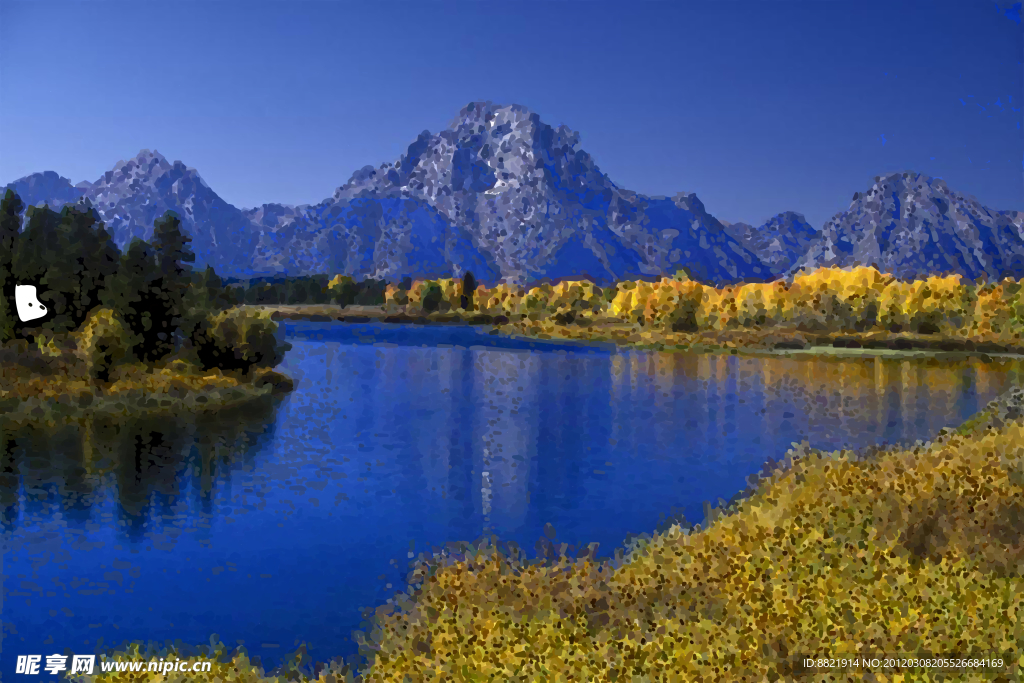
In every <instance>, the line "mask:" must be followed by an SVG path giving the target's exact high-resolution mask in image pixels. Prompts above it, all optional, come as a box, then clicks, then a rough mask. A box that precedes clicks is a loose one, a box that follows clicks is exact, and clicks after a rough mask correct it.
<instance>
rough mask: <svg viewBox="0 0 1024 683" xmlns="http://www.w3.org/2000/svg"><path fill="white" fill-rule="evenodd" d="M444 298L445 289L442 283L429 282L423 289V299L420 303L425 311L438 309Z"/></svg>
mask: <svg viewBox="0 0 1024 683" xmlns="http://www.w3.org/2000/svg"><path fill="white" fill-rule="evenodd" d="M442 299H444V291H443V290H442V289H441V285H440V284H438V283H437V282H428V283H427V287H426V289H425V290H424V291H423V301H422V303H421V304H420V305H421V306H422V307H423V310H424V311H427V312H431V311H436V310H437V309H438V308H440V307H441V301H442Z"/></svg>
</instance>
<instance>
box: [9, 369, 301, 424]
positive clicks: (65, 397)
mask: <svg viewBox="0 0 1024 683" xmlns="http://www.w3.org/2000/svg"><path fill="white" fill-rule="evenodd" d="M151 370H152V372H151V373H148V374H149V375H150V376H152V377H157V378H159V379H158V385H157V386H156V387H150V388H146V387H131V388H128V389H126V390H122V391H115V392H113V393H110V392H106V391H104V389H103V388H101V387H98V386H95V385H89V384H87V383H85V382H81V381H74V380H62V381H57V382H52V383H50V382H45V381H44V382H42V384H43V387H44V388H45V390H46V391H47V392H49V393H50V394H51V395H50V396H45V395H41V393H40V392H35V393H30V394H28V395H20V396H19V395H18V393H22V394H24V393H25V392H24V391H22V392H18V391H16V390H8V391H4V390H3V389H0V426H2V425H3V424H4V423H7V422H14V423H18V424H26V423H29V424H39V423H43V424H51V425H52V424H56V423H59V422H67V421H76V420H84V419H90V418H117V417H134V416H144V415H159V414H162V413H169V412H191V413H203V412H213V411H217V410H222V409H226V408H231V407H236V406H239V405H244V404H246V403H248V402H249V401H253V400H257V399H260V398H265V397H267V396H275V395H283V394H287V393H288V392H290V391H291V390H292V389H293V388H294V382H293V380H292V379H291V378H290V377H288V376H287V375H284V374H282V373H279V372H277V371H276V370H263V371H261V372H257V373H255V374H254V375H253V376H252V377H250V378H242V379H240V378H238V377H234V376H232V375H225V374H223V373H219V372H208V373H205V374H196V373H184V372H174V371H173V370H172V371H168V370H167V369H157V368H151ZM44 380H45V378H44ZM197 380H199V381H202V380H206V383H205V384H203V383H199V381H197ZM31 384H32V382H31V381H30V382H23V383H21V388H22V389H24V388H25V387H26V386H31ZM14 386H15V388H18V383H17V382H15V383H14ZM54 394H55V395H54Z"/></svg>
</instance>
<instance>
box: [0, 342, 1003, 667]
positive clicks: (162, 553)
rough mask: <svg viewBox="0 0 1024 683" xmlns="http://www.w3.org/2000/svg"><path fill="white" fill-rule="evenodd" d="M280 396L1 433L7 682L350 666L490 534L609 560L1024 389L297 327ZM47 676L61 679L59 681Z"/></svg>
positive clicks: (989, 372) (777, 362) (860, 362)
mask: <svg viewBox="0 0 1024 683" xmlns="http://www.w3.org/2000/svg"><path fill="white" fill-rule="evenodd" d="M287 332H288V334H289V336H290V341H291V342H292V344H293V345H294V348H293V350H292V351H291V352H289V354H288V357H287V359H286V362H285V363H284V365H283V367H282V370H283V371H284V372H286V373H289V374H290V375H292V376H293V377H294V378H295V379H296V390H295V392H293V393H292V394H291V395H289V396H288V397H287V398H284V399H283V400H280V401H268V402H266V403H263V404H257V405H255V406H248V407H246V408H245V409H244V410H236V411H232V412H229V413H225V414H221V415H216V416H205V417H201V418H198V419H197V418H194V417H193V418H180V419H177V420H175V419H168V418H162V419H159V420H144V421H133V422H131V423H127V424H100V423H95V424H90V425H87V426H85V427H83V428H74V429H71V428H67V429H63V430H44V431H39V430H35V431H33V430H24V429H22V430H18V431H14V430H12V429H7V430H5V431H3V430H2V428H0V456H2V458H3V461H2V465H3V467H2V473H0V477H2V479H0V496H2V499H0V507H2V511H3V545H4V548H3V550H4V553H3V569H2V571H3V580H4V581H3V598H4V602H3V628H4V640H3V650H2V660H3V673H4V674H6V675H7V676H11V675H12V674H13V666H14V661H15V659H16V656H17V655H19V654H43V655H46V654H54V653H65V652H73V653H78V654H88V653H92V652H94V651H95V650H96V648H97V647H99V646H101V645H102V646H110V645H116V644H120V643H121V642H122V641H124V640H126V639H127V640H157V641H166V640H174V639H181V640H182V641H184V642H186V643H196V644H199V643H205V642H208V641H209V639H210V636H211V634H217V635H218V636H219V637H220V639H221V640H223V642H224V643H226V644H227V645H228V646H234V645H236V644H238V643H242V644H244V646H245V647H246V648H247V649H248V651H249V652H250V654H252V655H255V656H259V657H261V658H262V659H263V661H264V663H266V664H270V665H273V664H276V663H277V661H278V659H279V658H280V656H281V655H283V654H287V653H290V652H292V651H293V650H294V649H295V647H296V646H297V645H298V644H299V643H301V642H305V643H307V644H308V645H309V648H310V653H311V654H312V655H313V657H314V658H315V659H319V660H326V659H329V658H331V657H334V656H339V655H341V656H350V655H352V654H353V653H354V651H355V646H354V645H353V643H352V642H351V640H350V637H351V634H352V631H353V630H355V629H358V628H360V625H361V621H362V618H361V609H362V608H372V607H374V606H376V605H379V604H381V603H383V602H384V601H386V600H387V599H388V598H389V597H391V596H392V595H393V594H394V592H395V591H396V590H398V589H400V588H401V587H403V586H404V577H405V576H406V573H407V570H408V563H409V561H410V557H412V556H414V555H415V554H418V553H420V552H422V551H429V550H430V549H431V548H437V547H439V546H441V545H443V544H444V543H446V542H451V541H463V540H475V539H478V538H480V537H481V536H483V535H488V534H496V535H497V536H499V537H500V538H502V539H508V540H514V541H516V542H517V543H519V544H520V545H521V546H523V547H525V548H528V549H532V548H533V547H534V544H535V542H536V541H537V540H538V539H539V538H540V537H541V536H542V535H543V528H544V525H545V524H547V523H550V524H552V525H554V527H555V529H556V531H557V534H558V536H557V539H558V540H559V541H561V542H566V543H569V544H573V545H575V546H578V547H579V546H585V545H586V544H587V543H589V542H592V541H596V542H598V543H599V544H600V550H599V554H603V555H611V554H612V553H613V552H614V548H615V547H617V546H621V545H622V543H623V540H624V539H625V538H626V536H627V535H629V534H636V533H643V532H650V531H652V530H653V529H654V528H655V527H657V525H658V524H659V522H660V521H661V520H662V519H663V518H664V516H665V515H667V514H670V513H673V512H678V511H682V513H683V514H685V516H686V518H687V519H689V520H691V521H700V519H701V518H702V516H703V515H702V509H703V502H704V501H705V500H709V501H716V500H717V499H718V498H726V499H728V498H729V497H731V496H732V495H733V494H734V493H736V492H737V491H739V490H741V489H742V488H744V486H745V484H744V480H745V478H746V477H747V476H748V475H749V474H751V473H754V472H756V471H758V470H760V469H761V467H762V466H763V464H764V462H765V460H766V458H768V457H773V458H778V457H780V456H781V455H783V454H784V452H785V450H786V449H787V448H788V447H789V445H790V444H791V443H793V442H796V441H801V440H805V439H806V440H809V441H810V442H811V444H812V445H814V446H818V447H839V446H841V445H852V446H863V445H867V444H869V443H875V442H883V441H885V442H895V441H900V440H908V439H917V438H929V437H931V436H932V435H934V433H935V432H936V431H937V430H938V429H939V428H940V427H943V426H946V425H953V424H958V423H959V422H961V421H962V420H963V419H964V418H966V417H967V416H969V415H971V414H972V413H974V412H976V411H977V410H978V409H979V408H980V407H982V406H983V405H984V404H985V403H986V402H987V401H988V400H990V399H991V398H993V397H994V396H995V395H996V394H998V393H999V392H1001V391H1002V390H1003V389H1004V388H1005V387H1006V386H1008V384H1009V383H1010V382H1012V381H1015V379H1016V378H1017V377H1018V376H1019V373H1020V371H1021V364H1020V362H1019V361H1013V362H1001V363H995V364H989V365H984V364H982V363H981V362H979V361H970V362H957V363H950V362H946V363H936V362H924V361H899V360H885V361H882V360H874V359H853V360H836V359H814V358H801V359H797V358H781V357H780V358H747V357H741V356H697V355H683V354H667V353H657V352H635V351H634V352H623V353H616V352H614V350H613V349H609V348H595V347H584V346H573V345H568V344H555V343H545V342H528V341H515V340H511V339H507V338H503V337H494V336H489V335H487V334H485V333H483V331H482V330H481V329H479V328H462V327H424V326H397V325H373V324H367V325H352V324H350V325H344V324H333V325H331V324H312V323H299V324H290V325H289V326H288V328H287ZM42 678H47V677H46V676H43V677H42Z"/></svg>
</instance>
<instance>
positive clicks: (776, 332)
mask: <svg viewBox="0 0 1024 683" xmlns="http://www.w3.org/2000/svg"><path fill="white" fill-rule="evenodd" d="M245 307H246V308H250V309H254V310H260V311H263V312H267V313H269V314H270V317H271V319H272V320H275V321H278V322H300V321H304V322H341V323H356V324H358V323H368V322H381V323H392V324H406V325H464V326H472V327H478V326H491V327H493V331H492V333H498V334H503V335H507V336H511V337H515V338H519V339H530V340H539V341H554V342H558V341H572V342H577V343H582V344H587V343H598V344H614V345H615V347H616V348H620V349H636V350H654V351H671V352H675V353H712V354H741V355H750V356H766V355H767V356H786V357H792V356H834V357H840V358H842V357H848V358H858V357H860V358H907V359H909V358H934V359H938V360H956V359H961V358H981V359H996V358H1006V359H1018V358H1021V357H1024V346H1013V345H1008V344H1000V343H997V342H988V341H974V340H971V339H965V338H959V337H948V336H940V335H922V334H909V333H892V332H877V331H875V332H860V333H857V332H807V331H803V330H795V329H772V328H767V329H761V330H758V329H733V330H726V331H722V332H710V331H702V332H695V333H672V332H669V333H663V332H661V331H658V330H651V329H643V328H641V327H639V326H637V325H629V324H624V323H621V322H618V323H607V324H605V325H604V326H602V325H601V324H600V323H598V324H591V325H587V326H579V325H565V324H556V323H553V322H552V321H550V320H548V319H540V320H529V319H521V320H516V321H511V320H509V319H508V318H507V317H505V316H492V315H488V314H485V313H477V312H473V311H469V312H465V311H461V312H452V311H447V312H431V313H426V312H422V311H406V310H390V311H389V310H386V309H385V308H383V307H381V306H344V307H343V306H339V305H337V304H312V305H308V304H307V305H246V306H245ZM282 333H283V331H282ZM640 335H650V336H649V337H647V338H641V337H640ZM680 342H682V343H680Z"/></svg>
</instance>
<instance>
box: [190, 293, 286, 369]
mask: <svg viewBox="0 0 1024 683" xmlns="http://www.w3.org/2000/svg"><path fill="white" fill-rule="evenodd" d="M193 342H194V347H195V353H196V356H197V357H198V359H199V361H200V363H201V364H202V365H203V367H204V368H222V369H224V370H238V371H241V372H249V371H250V370H251V369H253V368H257V367H267V368H271V367H274V366H275V365H277V364H278V363H280V362H281V360H282V359H283V358H284V354H285V352H286V351H287V350H288V349H290V348H291V344H288V343H287V342H282V341H279V340H278V337H277V323H276V322H274V321H273V320H271V319H270V316H269V315H268V314H267V313H265V312H262V311H253V310H251V309H246V308H232V309H229V310H227V311H223V312H221V313H218V314H217V315H214V316H211V317H210V318H208V319H207V320H206V321H204V322H203V323H202V324H201V325H200V327H199V329H198V330H197V331H196V335H195V338H194V340H193Z"/></svg>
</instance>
